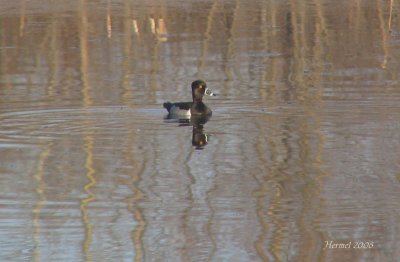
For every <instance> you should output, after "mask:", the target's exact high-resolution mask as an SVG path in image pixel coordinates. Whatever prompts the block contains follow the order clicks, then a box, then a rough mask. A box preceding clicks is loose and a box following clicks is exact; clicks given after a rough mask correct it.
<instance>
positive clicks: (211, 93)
mask: <svg viewBox="0 0 400 262" xmlns="http://www.w3.org/2000/svg"><path fill="white" fill-rule="evenodd" d="M205 94H206V95H208V96H216V94H214V93H213V91H211V89H210V88H208V87H207V88H206V91H205Z"/></svg>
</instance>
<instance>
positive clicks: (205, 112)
mask: <svg viewBox="0 0 400 262" xmlns="http://www.w3.org/2000/svg"><path fill="white" fill-rule="evenodd" d="M204 95H209V96H215V94H214V93H213V92H212V91H211V90H210V89H209V88H207V85H206V83H205V82H204V81H202V80H196V81H194V82H193V83H192V98H193V102H178V103H171V102H166V103H164V107H165V108H166V109H167V110H168V113H169V117H191V116H211V114H212V111H211V109H210V108H209V107H207V106H206V105H205V104H204V103H203V96H204Z"/></svg>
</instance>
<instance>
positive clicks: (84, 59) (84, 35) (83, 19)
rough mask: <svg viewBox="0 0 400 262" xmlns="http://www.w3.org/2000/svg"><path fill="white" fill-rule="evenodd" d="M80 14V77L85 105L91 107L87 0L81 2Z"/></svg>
mask: <svg viewBox="0 0 400 262" xmlns="http://www.w3.org/2000/svg"><path fill="white" fill-rule="evenodd" d="M79 3H80V13H79V16H80V17H79V18H80V20H79V22H80V23H79V43H80V45H79V50H80V77H81V82H82V98H83V105H84V106H85V107H89V106H91V105H92V104H93V100H92V96H91V89H92V88H91V85H90V81H89V46H88V34H89V33H88V27H89V23H88V14H87V3H86V0H80V2H79Z"/></svg>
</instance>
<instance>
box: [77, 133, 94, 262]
mask: <svg viewBox="0 0 400 262" xmlns="http://www.w3.org/2000/svg"><path fill="white" fill-rule="evenodd" d="M94 141H95V137H94V135H93V134H88V135H86V136H85V137H84V144H83V151H84V152H85V154H86V159H85V169H86V177H87V179H88V183H87V184H85V186H84V187H83V188H84V191H85V193H86V194H87V197H86V198H84V199H82V200H81V201H80V210H81V212H82V222H83V225H84V227H85V234H84V237H85V238H84V241H83V243H82V251H83V254H84V257H85V261H88V262H90V261H92V253H91V250H90V248H91V245H92V241H93V225H92V222H91V221H90V216H89V207H88V206H89V204H90V203H91V202H93V201H95V200H96V195H95V193H94V192H92V187H94V186H95V185H96V184H97V180H96V178H95V174H96V169H95V168H94V159H93V143H94Z"/></svg>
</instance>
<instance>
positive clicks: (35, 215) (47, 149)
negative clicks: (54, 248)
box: [32, 144, 52, 261]
mask: <svg viewBox="0 0 400 262" xmlns="http://www.w3.org/2000/svg"><path fill="white" fill-rule="evenodd" d="M51 147H52V144H48V145H45V146H44V147H43V148H42V151H41V153H40V155H39V161H38V164H37V170H36V173H35V175H34V178H35V180H36V194H37V201H36V204H35V206H34V207H33V208H32V220H33V222H32V224H33V243H34V246H35V247H39V246H41V245H40V237H41V232H40V213H41V210H42V208H43V207H44V206H45V204H46V194H45V185H46V182H45V180H44V179H43V176H44V173H45V168H46V162H47V160H48V158H49V155H50V153H51ZM42 259H43V258H42V257H41V254H40V248H36V249H35V250H34V252H33V259H32V261H42Z"/></svg>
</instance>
